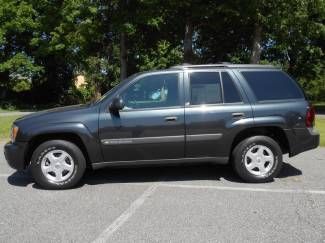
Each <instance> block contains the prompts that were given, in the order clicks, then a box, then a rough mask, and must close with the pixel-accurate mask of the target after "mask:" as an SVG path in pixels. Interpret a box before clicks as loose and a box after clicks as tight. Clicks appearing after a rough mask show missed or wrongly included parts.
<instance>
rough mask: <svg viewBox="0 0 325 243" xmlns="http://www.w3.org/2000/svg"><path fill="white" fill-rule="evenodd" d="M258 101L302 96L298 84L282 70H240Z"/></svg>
mask: <svg viewBox="0 0 325 243" xmlns="http://www.w3.org/2000/svg"><path fill="white" fill-rule="evenodd" d="M241 73H242V75H243V76H244V78H245V79H246V81H247V83H248V85H249V86H250V88H251V89H252V90H253V92H254V94H255V97H256V99H257V100H258V101H268V100H287V99H301V98H304V95H303V93H302V91H301V90H300V88H299V86H298V85H297V84H296V83H295V81H294V80H292V79H291V78H290V77H289V76H288V75H286V74H285V73H284V72H282V71H244V72H241Z"/></svg>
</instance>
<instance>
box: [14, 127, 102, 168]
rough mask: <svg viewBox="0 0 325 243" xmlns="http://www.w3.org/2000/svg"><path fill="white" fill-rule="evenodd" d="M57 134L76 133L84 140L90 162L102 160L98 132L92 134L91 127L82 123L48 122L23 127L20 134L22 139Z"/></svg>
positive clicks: (26, 139) (29, 139) (28, 139)
mask: <svg viewBox="0 0 325 243" xmlns="http://www.w3.org/2000/svg"><path fill="white" fill-rule="evenodd" d="M55 134H75V135H77V136H78V137H79V138H80V139H81V140H82V142H83V144H84V146H85V148H86V150H87V153H88V156H89V159H90V162H91V163H95V162H100V161H102V160H103V159H102V153H101V150H100V145H99V142H98V137H97V134H92V133H91V132H90V131H89V129H88V128H87V127H86V126H85V125H84V124H82V123H78V122H65V123H48V124H42V125H41V126H39V125H38V126H37V125H35V126H32V127H29V128H28V129H22V131H21V132H20V134H19V139H20V140H21V141H31V140H32V139H33V138H35V137H37V136H40V135H55Z"/></svg>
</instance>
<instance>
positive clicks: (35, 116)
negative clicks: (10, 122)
mask: <svg viewBox="0 0 325 243" xmlns="http://www.w3.org/2000/svg"><path fill="white" fill-rule="evenodd" d="M89 106H91V105H90V104H83V105H72V106H64V107H57V108H53V109H49V110H44V111H39V112H35V113H32V114H29V115H26V116H23V117H20V118H18V119H17V120H16V121H15V124H17V125H19V124H20V123H23V122H29V121H32V122H34V121H38V120H40V121H48V122H51V121H52V122H55V121H60V120H62V119H64V118H66V119H67V120H70V119H71V118H72V117H73V114H76V113H78V112H80V111H82V110H85V109H87V108H89Z"/></svg>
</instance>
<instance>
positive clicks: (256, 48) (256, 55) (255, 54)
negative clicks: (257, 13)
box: [250, 24, 262, 64]
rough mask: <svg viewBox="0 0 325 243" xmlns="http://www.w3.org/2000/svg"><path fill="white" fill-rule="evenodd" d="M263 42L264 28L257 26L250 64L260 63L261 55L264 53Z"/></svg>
mask: <svg viewBox="0 0 325 243" xmlns="http://www.w3.org/2000/svg"><path fill="white" fill-rule="evenodd" d="M261 41H262V26H261V25H259V24H256V25H255V30H254V37H253V45H252V54H251V58H250V63H252V64H256V63H259V62H260V59H261V53H262V47H261Z"/></svg>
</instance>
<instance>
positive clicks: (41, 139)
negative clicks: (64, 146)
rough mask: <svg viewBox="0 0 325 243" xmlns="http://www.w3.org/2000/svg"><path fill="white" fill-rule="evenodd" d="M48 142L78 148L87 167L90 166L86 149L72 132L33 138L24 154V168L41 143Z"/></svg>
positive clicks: (78, 137) (41, 135)
mask: <svg viewBox="0 0 325 243" xmlns="http://www.w3.org/2000/svg"><path fill="white" fill-rule="evenodd" d="M50 140H64V141H68V142H71V143H73V144H75V145H76V146H78V147H79V148H80V150H81V152H82V153H83V155H84V157H85V159H86V163H87V166H90V165H91V158H90V156H89V153H88V150H87V147H86V146H85V143H84V142H83V140H82V139H81V137H80V136H79V135H77V134H76V133H73V132H58V133H43V134H38V135H36V136H34V137H33V138H32V139H31V140H30V141H29V142H28V145H27V151H26V154H25V163H26V164H25V166H27V165H28V164H29V162H30V160H31V157H32V154H33V152H34V151H35V149H36V148H37V147H38V146H39V145H41V144H42V143H44V142H46V141H50Z"/></svg>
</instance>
